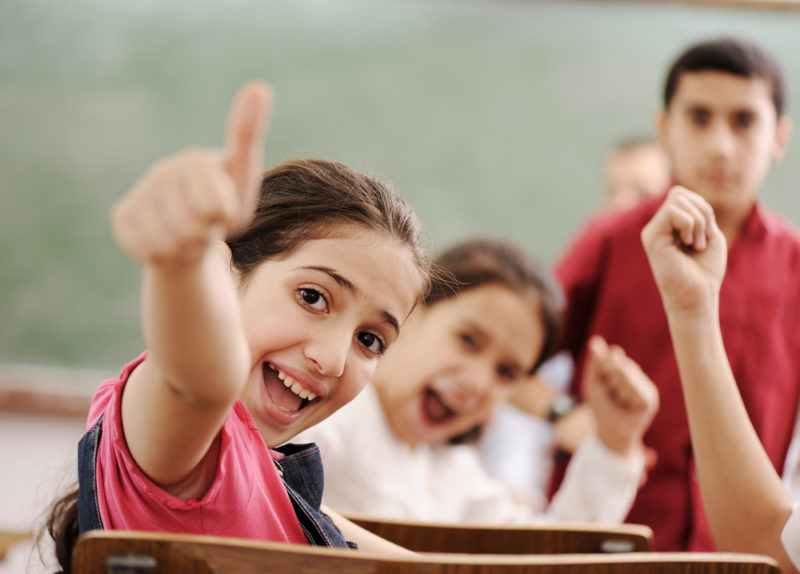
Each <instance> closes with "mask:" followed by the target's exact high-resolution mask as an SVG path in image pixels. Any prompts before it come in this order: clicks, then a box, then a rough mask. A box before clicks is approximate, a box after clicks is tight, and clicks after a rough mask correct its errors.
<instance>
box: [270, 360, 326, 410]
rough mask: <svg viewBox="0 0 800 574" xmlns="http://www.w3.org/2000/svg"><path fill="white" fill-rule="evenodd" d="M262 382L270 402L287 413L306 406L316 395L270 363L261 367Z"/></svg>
mask: <svg viewBox="0 0 800 574" xmlns="http://www.w3.org/2000/svg"><path fill="white" fill-rule="evenodd" d="M261 370H262V371H263V374H264V384H265V385H266V389H267V394H268V395H269V398H270V399H272V402H274V403H275V405H276V406H277V407H278V408H279V409H281V410H282V411H285V412H287V413H294V412H297V411H300V410H302V409H304V408H305V407H307V406H308V405H309V404H311V403H312V402H314V401H315V400H316V399H317V398H318V397H317V395H315V394H314V393H312V392H311V391H309V390H308V389H306V388H305V387H303V385H301V384H300V383H298V382H297V381H295V380H294V379H293V378H292V377H290V376H289V375H287V374H286V373H284V372H282V371H281V370H279V369H278V368H277V367H275V366H274V365H272V364H270V363H264V365H263V366H262V367H261Z"/></svg>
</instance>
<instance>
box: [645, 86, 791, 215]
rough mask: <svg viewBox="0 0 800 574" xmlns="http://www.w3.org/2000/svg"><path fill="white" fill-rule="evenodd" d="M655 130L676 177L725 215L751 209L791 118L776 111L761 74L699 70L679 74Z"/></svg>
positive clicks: (786, 136)
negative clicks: (779, 116) (666, 107)
mask: <svg viewBox="0 0 800 574" xmlns="http://www.w3.org/2000/svg"><path fill="white" fill-rule="evenodd" d="M658 131H659V135H660V137H661V141H662V143H663V145H664V147H665V148H666V149H667V152H668V153H669V155H670V158H671V159H672V169H673V175H674V177H675V179H676V181H677V183H679V184H680V185H683V186H684V187H688V188H689V189H691V190H693V191H696V192H697V193H699V194H700V195H702V196H703V197H704V198H705V199H706V200H707V201H708V202H709V203H710V204H711V205H712V207H713V208H714V211H715V212H716V214H717V217H725V216H736V215H741V214H743V213H744V212H746V211H748V210H749V209H750V207H751V206H752V204H753V202H754V201H755V199H756V196H757V194H758V190H759V189H760V187H761V184H762V183H763V181H764V178H765V177H766V175H767V172H768V171H769V167H770V164H771V163H772V162H773V161H777V160H779V159H780V158H781V156H782V155H783V152H784V150H785V148H786V145H787V143H788V140H789V134H790V132H791V123H790V121H789V120H788V118H777V117H776V111H775V106H774V104H773V102H772V93H771V88H770V86H769V84H768V83H767V82H766V81H765V80H763V79H761V78H755V77H754V78H743V77H740V76H735V75H733V74H727V73H724V72H716V71H701V72H687V73H684V74H683V75H682V76H681V78H680V80H679V82H678V87H677V89H676V90H675V94H674V96H673V98H672V101H671V102H670V105H669V108H668V109H667V110H666V111H665V112H663V113H662V114H661V115H660V116H659V118H658Z"/></svg>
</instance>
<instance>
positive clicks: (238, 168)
mask: <svg viewBox="0 0 800 574" xmlns="http://www.w3.org/2000/svg"><path fill="white" fill-rule="evenodd" d="M272 101H273V91H272V88H271V87H270V85H269V84H267V83H265V82H250V83H248V84H245V85H244V86H242V87H241V88H240V89H239V92H238V93H237V94H236V97H235V98H234V100H233V103H232V104H231V108H230V111H229V113H228V126H227V135H226V141H225V153H226V160H225V166H226V168H227V170H228V172H229V173H230V175H231V177H232V178H233V181H234V185H235V186H236V191H237V193H238V194H239V198H240V199H241V200H242V206H243V208H244V211H245V212H246V213H245V214H243V215H244V216H245V217H249V215H250V207H251V206H252V205H253V204H254V202H255V199H256V197H257V196H258V185H257V181H258V177H259V174H260V173H261V162H262V149H263V144H264V137H265V134H266V130H267V123H268V120H269V116H270V114H271V112H272Z"/></svg>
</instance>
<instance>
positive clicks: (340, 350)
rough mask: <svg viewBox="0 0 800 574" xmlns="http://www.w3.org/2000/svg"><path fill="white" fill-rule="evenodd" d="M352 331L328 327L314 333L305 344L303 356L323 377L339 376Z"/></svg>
mask: <svg viewBox="0 0 800 574" xmlns="http://www.w3.org/2000/svg"><path fill="white" fill-rule="evenodd" d="M352 338H353V335H352V332H346V333H345V332H343V330H342V329H328V330H324V331H320V332H319V333H317V334H315V336H314V337H312V338H311V339H310V340H309V341H308V342H307V343H306V346H305V351H304V352H305V356H306V358H308V359H309V360H310V361H311V362H312V363H313V364H314V367H315V368H316V370H317V372H318V373H319V374H320V375H323V376H325V377H341V376H342V374H343V373H344V367H345V364H346V363H347V355H348V353H349V352H350V347H351V345H352Z"/></svg>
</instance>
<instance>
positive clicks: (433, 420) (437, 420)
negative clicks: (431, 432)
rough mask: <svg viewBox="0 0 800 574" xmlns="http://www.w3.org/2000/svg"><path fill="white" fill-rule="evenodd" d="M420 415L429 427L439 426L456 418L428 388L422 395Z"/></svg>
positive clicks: (435, 393) (437, 395) (440, 398)
mask: <svg viewBox="0 0 800 574" xmlns="http://www.w3.org/2000/svg"><path fill="white" fill-rule="evenodd" d="M422 414H423V416H424V417H425V420H426V421H427V422H428V424H430V425H441V424H444V423H446V422H448V421H450V420H452V419H453V418H454V417H455V416H456V412H455V411H454V410H453V409H451V408H450V407H449V406H447V404H446V403H445V402H444V400H442V397H441V396H440V395H439V393H437V392H436V391H435V390H433V389H432V388H430V387H428V388H427V389H425V390H424V391H423V393H422Z"/></svg>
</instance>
